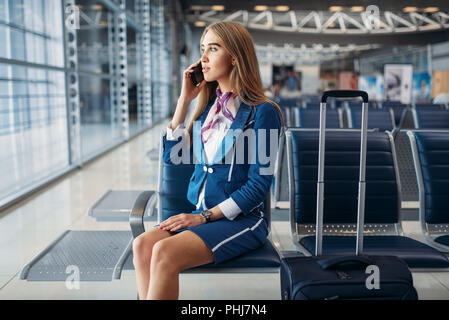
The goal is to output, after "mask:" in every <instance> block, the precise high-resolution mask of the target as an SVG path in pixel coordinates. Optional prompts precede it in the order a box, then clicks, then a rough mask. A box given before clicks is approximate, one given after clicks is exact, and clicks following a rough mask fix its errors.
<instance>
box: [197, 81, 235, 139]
mask: <svg viewBox="0 0 449 320" xmlns="http://www.w3.org/2000/svg"><path fill="white" fill-rule="evenodd" d="M216 94H217V103H215V105H214V106H213V107H212V110H211V111H210V112H212V114H213V116H212V119H211V120H210V121H209V123H208V124H207V125H206V126H205V127H204V128H202V129H201V131H200V137H201V142H202V143H206V142H207V140H209V137H210V134H211V132H209V130H212V129H214V128H215V127H216V126H217V124H218V123H219V122H220V120H221V119H220V117H219V116H218V115H219V113H220V112H221V114H222V115H223V116H224V117H225V118H227V119H229V120H231V121H234V116H233V115H232V112H231V111H230V110H229V108H228V102H229V101H230V100H231V98H233V97H234V90H232V91H229V92H226V93H225V94H223V93H222V92H221V90H220V88H217V91H216ZM206 132H209V135H208V137H207V138H204V133H206Z"/></svg>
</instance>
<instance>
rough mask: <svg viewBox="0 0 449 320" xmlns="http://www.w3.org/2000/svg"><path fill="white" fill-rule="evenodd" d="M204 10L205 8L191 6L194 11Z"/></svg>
mask: <svg viewBox="0 0 449 320" xmlns="http://www.w3.org/2000/svg"><path fill="white" fill-rule="evenodd" d="M202 9H203V6H190V10H192V11H200V10H202Z"/></svg>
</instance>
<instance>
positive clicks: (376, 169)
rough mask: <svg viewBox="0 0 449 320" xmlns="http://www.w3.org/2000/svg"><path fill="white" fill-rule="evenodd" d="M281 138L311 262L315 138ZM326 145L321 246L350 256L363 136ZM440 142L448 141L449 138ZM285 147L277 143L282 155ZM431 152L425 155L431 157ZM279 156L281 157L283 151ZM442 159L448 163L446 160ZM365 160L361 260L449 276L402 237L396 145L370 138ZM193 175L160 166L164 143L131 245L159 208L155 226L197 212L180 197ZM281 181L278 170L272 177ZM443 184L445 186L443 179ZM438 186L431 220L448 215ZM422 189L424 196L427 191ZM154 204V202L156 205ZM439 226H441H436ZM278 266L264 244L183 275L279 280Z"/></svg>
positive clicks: (433, 256) (301, 134)
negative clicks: (385, 258) (269, 275)
mask: <svg viewBox="0 0 449 320" xmlns="http://www.w3.org/2000/svg"><path fill="white" fill-rule="evenodd" d="M286 137H287V140H288V143H287V148H288V149H287V151H288V152H286V154H287V156H288V157H287V158H288V166H286V168H287V170H283V171H284V172H285V174H286V178H287V179H286V180H284V182H283V183H285V182H286V181H288V184H289V192H290V193H289V194H290V195H289V204H290V205H289V207H290V209H289V210H290V223H291V230H292V239H293V241H294V243H295V245H296V246H297V248H298V249H299V250H300V251H301V252H303V253H305V254H307V255H310V254H311V253H312V252H314V243H315V241H314V235H313V233H314V217H315V208H314V206H315V203H316V174H317V167H316V165H317V155H318V153H317V152H318V130H316V129H304V128H289V129H288V130H287V134H286ZM327 137H328V139H330V140H328V141H331V143H327V144H326V146H327V148H326V149H327V150H326V152H327V153H326V168H325V179H326V187H325V219H324V221H325V229H324V234H325V238H324V242H323V250H324V254H346V253H352V252H353V251H354V248H355V237H354V233H355V225H354V223H355V212H356V207H357V206H356V200H357V199H356V195H357V178H358V161H359V159H358V150H359V149H358V148H359V138H360V133H359V130H355V129H344V130H343V129H336V130H335V131H334V132H329V134H328V135H327ZM440 139H442V140H444V139H446V140H447V141H449V135H448V136H447V137H444V138H440ZM282 141H284V142H285V139H282ZM420 141H421V140H420ZM437 145H439V144H437ZM282 146H283V144H282V143H281V148H282ZM448 148H449V146H448ZM284 149H285V147H284ZM420 150H421V149H420ZM422 150H424V149H422ZM426 150H427V149H426ZM432 150H433V149H432ZM418 152H420V151H418ZM432 152H433V151H430V154H432ZM441 152H443V153H444V152H449V149H448V151H444V150H441ZM279 154H282V152H281V150H280V152H279ZM438 158H442V156H441V155H439V156H437V157H436V159H438ZM445 158H447V159H449V157H445ZM367 159H368V161H367V199H366V215H367V216H366V220H365V221H366V224H367V225H366V234H367V235H369V237H366V241H365V246H364V250H365V252H366V253H369V254H393V255H397V256H400V257H401V258H403V259H404V260H405V261H406V262H407V263H408V264H409V266H410V267H411V268H415V269H416V268H418V269H421V270H422V269H428V268H431V269H432V270H436V268H443V269H445V270H446V268H449V261H448V259H447V258H446V256H445V255H444V254H442V253H441V252H439V251H438V250H437V249H436V248H434V247H432V246H430V245H427V244H424V243H422V242H419V241H416V240H414V239H412V238H410V237H407V236H404V235H403V232H402V229H401V217H400V204H401V194H400V179H399V176H398V172H397V163H396V157H395V151H394V141H393V137H392V135H391V134H390V133H388V132H375V131H373V130H371V131H370V133H369V137H368V157H367ZM421 162H422V163H424V164H428V161H427V160H425V159H424V158H423V160H421ZM434 163H435V162H434ZM278 164H279V161H278ZM193 168H194V165H192V164H179V165H172V164H168V163H167V162H164V161H163V159H162V142H161V149H160V160H159V183H158V189H157V190H156V192H155V193H147V194H142V195H141V196H140V197H139V199H138V201H136V205H135V208H133V210H132V213H131V216H130V223H131V229H132V231H133V235H134V236H135V237H136V236H138V235H139V234H140V233H142V232H143V231H144V230H145V229H144V225H143V216H144V215H146V214H149V213H150V214H151V213H152V212H155V208H156V204H157V208H158V221H162V220H164V219H166V218H168V217H169V216H171V215H172V214H177V213H179V212H180V211H188V210H193V209H194V208H193V206H192V205H191V204H190V203H189V202H188V201H187V199H186V196H185V195H186V193H187V188H188V182H189V178H190V176H191V174H192V172H193ZM430 169H431V170H428V168H426V169H423V170H422V171H423V172H427V173H435V172H437V171H436V169H435V168H433V167H432V168H430ZM434 169H435V171H434ZM448 171H449V170H448ZM278 173H279V166H278V168H277V172H276V174H278ZM443 177H446V178H448V176H447V174H446V175H443ZM280 178H282V177H278V176H277V177H276V181H278V183H279V182H281V181H280V180H279V179H280ZM284 179H285V178H284ZM423 181H427V178H424V180H423ZM435 183H437V184H438V183H439V184H440V185H442V186H443V187H444V190H443V191H441V190H440V189H439V187H438V189H435V190H440V191H437V193H438V192H441V193H443V195H442V198H439V197H436V198H435V197H432V196H430V198H429V197H428V193H425V195H426V203H427V204H430V207H429V208H430V209H432V210H434V211H433V212H435V208H438V207H436V206H435V203H438V204H440V205H442V208H447V207H449V205H447V202H445V201H446V200H444V199H445V198H448V199H449V197H448V195H444V192H448V191H447V190H449V188H447V186H446V185H445V184H444V183H443V184H441V181H440V180H437V181H436V182H435ZM425 187H426V188H427V185H426V186H425ZM431 188H432V187H431ZM432 190H433V189H432ZM154 197H156V198H157V201H154ZM270 198H271V195H269V196H268V197H267V199H266V202H265V208H266V215H267V217H270ZM435 199H436V200H435ZM423 208H427V207H423ZM446 211H447V210H446ZM438 212H439V213H438V214H433V215H430V216H431V217H433V218H432V219H437V220H439V219H440V216H443V215H444V214H443V213H442V212H440V211H438ZM433 221H435V220H430V221H428V222H427V225H432V227H435V224H434V223H433ZM440 222H441V221H438V224H440ZM432 230H433V229H432ZM435 230H436V229H435ZM438 230H440V229H438ZM446 231H447V230H446ZM440 232H441V231H440ZM448 238H449V237H448V236H447V234H444V235H442V234H440V237H438V238H437V239H438V240H437V241H434V242H435V243H438V244H441V243H443V242H445V241H447V239H448ZM439 248H440V249H441V248H442V247H439ZM279 260H280V255H279V252H278V251H277V250H276V248H275V246H273V244H272V243H271V241H270V240H269V239H268V241H267V242H266V243H265V244H264V245H263V246H262V247H261V248H259V249H257V250H254V251H252V252H250V253H248V254H245V255H242V256H240V257H238V258H236V259H233V260H231V261H228V262H225V263H223V264H219V265H215V264H209V265H205V266H201V267H198V268H193V269H191V270H187V271H186V272H206V273H210V272H215V271H219V272H257V273H261V272H262V273H263V272H275V273H279Z"/></svg>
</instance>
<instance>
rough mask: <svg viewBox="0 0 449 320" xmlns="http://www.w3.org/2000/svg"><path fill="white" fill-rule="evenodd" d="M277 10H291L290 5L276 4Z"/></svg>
mask: <svg viewBox="0 0 449 320" xmlns="http://www.w3.org/2000/svg"><path fill="white" fill-rule="evenodd" d="M275 10H276V11H288V10H290V7H289V6H276V8H275Z"/></svg>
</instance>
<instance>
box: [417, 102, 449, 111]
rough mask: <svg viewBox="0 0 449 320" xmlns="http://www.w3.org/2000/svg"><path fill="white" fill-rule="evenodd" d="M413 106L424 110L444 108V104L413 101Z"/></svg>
mask: <svg viewBox="0 0 449 320" xmlns="http://www.w3.org/2000/svg"><path fill="white" fill-rule="evenodd" d="M413 107H414V108H416V109H424V110H445V109H446V105H445V104H438V103H414V104H413Z"/></svg>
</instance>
